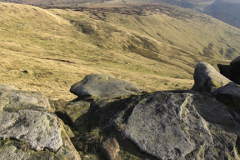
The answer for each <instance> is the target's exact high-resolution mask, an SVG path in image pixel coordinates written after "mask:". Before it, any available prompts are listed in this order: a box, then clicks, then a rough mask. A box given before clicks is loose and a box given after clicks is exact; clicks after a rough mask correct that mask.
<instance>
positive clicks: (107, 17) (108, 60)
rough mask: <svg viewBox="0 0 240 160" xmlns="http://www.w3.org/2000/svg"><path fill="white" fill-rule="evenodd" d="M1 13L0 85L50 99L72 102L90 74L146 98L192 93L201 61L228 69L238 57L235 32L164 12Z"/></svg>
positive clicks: (147, 8) (152, 8) (15, 9)
mask: <svg viewBox="0 0 240 160" xmlns="http://www.w3.org/2000/svg"><path fill="white" fill-rule="evenodd" d="M0 11H1V13H2V14H1V17H0V34H1V36H0V42H1V43H0V48H1V49H0V56H1V59H0V71H1V72H0V77H1V78H0V80H1V83H8V84H12V85H13V86H15V87H16V88H17V89H22V90H27V91H38V92H41V93H43V94H44V95H45V96H47V97H48V98H51V99H60V98H63V99H65V100H70V99H73V98H75V96H74V95H72V94H71V93H70V92H69V91H68V90H69V89H70V87H71V85H72V84H74V83H75V82H77V81H79V80H81V79H82V78H84V76H86V75H88V74H92V73H104V74H110V75H113V76H116V77H117V78H120V79H125V80H127V81H130V82H132V83H135V84H137V85H139V86H141V87H142V88H145V89H147V90H149V91H156V90H169V89H170V90H172V89H190V88H191V87H192V86H193V80H192V79H193V78H192V74H193V72H194V67H195V65H196V64H197V63H198V62H199V61H206V62H209V63H210V64H212V65H214V66H216V64H217V63H220V62H221V63H223V64H226V63H228V62H229V61H226V60H225V58H226V57H227V58H234V57H236V56H237V55H238V53H239V50H240V47H239V45H238V44H239V42H240V36H239V30H238V29H236V28H233V27H231V26H229V25H226V24H224V23H222V22H219V21H217V20H215V19H212V18H210V17H208V16H206V15H202V14H200V13H195V12H192V11H189V10H187V11H185V10H183V9H179V8H178V7H170V6H167V5H159V6H158V5H136V6H135V5H129V6H127V7H118V8H113V7H105V8H101V7H100V8H84V7H82V8H70V7H68V8H64V7H62V8H61V7H58V8H57V9H54V8H51V9H47V10H44V9H41V8H37V7H32V6H27V5H18V4H8V3H0ZM3 15H4V16H3ZM232 35H234V36H232ZM210 44H212V45H210ZM209 45H210V48H209ZM230 50H231V51H230ZM210 53H211V54H210ZM25 70H32V71H33V74H29V73H25V72H23V71H25Z"/></svg>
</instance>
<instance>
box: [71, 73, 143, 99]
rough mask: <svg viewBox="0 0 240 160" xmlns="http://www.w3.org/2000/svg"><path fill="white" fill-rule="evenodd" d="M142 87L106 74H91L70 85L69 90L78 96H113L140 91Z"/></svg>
mask: <svg viewBox="0 0 240 160" xmlns="http://www.w3.org/2000/svg"><path fill="white" fill-rule="evenodd" d="M141 91H142V89H141V88H140V87H138V86H136V85H135V84H132V83H130V82H127V81H123V80H119V79H116V78H115V77H113V76H110V75H106V74H91V75H88V76H86V77H85V78H84V79H83V80H82V81H79V82H77V83H75V84H74V85H72V87H71V89H70V92H72V93H73V94H75V95H77V96H78V97H80V98H81V97H88V96H93V97H101V98H113V97H118V96H122V95H131V94H135V93H139V92H141Z"/></svg>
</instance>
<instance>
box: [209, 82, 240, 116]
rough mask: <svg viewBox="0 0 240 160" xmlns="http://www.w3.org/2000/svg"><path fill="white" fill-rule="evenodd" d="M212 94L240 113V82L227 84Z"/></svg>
mask: <svg viewBox="0 0 240 160" xmlns="http://www.w3.org/2000/svg"><path fill="white" fill-rule="evenodd" d="M211 95H212V96H214V97H215V98H216V99H217V100H218V101H219V102H222V103H223V104H225V105H226V106H228V107H229V108H231V109H233V110H234V111H235V112H237V113H238V114H240V107H239V106H240V86H239V85H238V84H236V83H233V82H230V83H228V84H227V85H226V86H224V87H220V88H218V89H216V90H214V91H213V92H211Z"/></svg>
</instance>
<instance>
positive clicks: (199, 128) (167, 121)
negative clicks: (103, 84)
mask: <svg viewBox="0 0 240 160" xmlns="http://www.w3.org/2000/svg"><path fill="white" fill-rule="evenodd" d="M146 99H147V100H146V104H144V103H139V104H137V105H136V106H135V108H134V109H133V112H132V114H131V115H130V117H129V118H128V124H127V128H126V129H125V130H124V131H123V134H124V135H125V136H126V137H128V138H129V139H130V140H132V141H133V142H134V143H135V144H136V145H137V146H138V147H139V148H140V149H141V150H142V151H144V152H146V153H148V154H151V155H153V156H155V157H157V158H159V159H163V160H168V159H182V160H183V159H188V158H187V157H191V158H197V157H199V159H211V157H215V158H217V157H218V156H219V157H218V158H220V159H221V158H223V157H227V158H230V159H231V158H233V159H237V158H238V156H237V154H236V153H235V152H234V150H235V145H236V139H237V135H236V134H235V133H233V132H230V131H228V130H224V129H222V127H220V126H219V124H214V123H210V122H208V121H206V120H205V119H204V118H203V117H202V116H201V114H200V113H199V112H198V111H197V109H196V107H195V105H196V104H197V103H194V101H195V100H194V95H193V94H190V93H171V92H165V93H163V92H160V93H157V94H155V95H152V96H149V97H147V98H146ZM201 100H203V98H202V99H201ZM214 103H215V104H214ZM218 104H219V103H218V102H217V101H214V100H213V102H212V104H211V105H218ZM212 114H214V113H212ZM218 116H221V115H218ZM229 116H230V117H231V114H229ZM235 123H237V122H236V121H234V120H233V121H232V124H231V125H232V127H233V126H235V127H238V126H239V124H238V125H237V126H236V124H235ZM220 125H221V124H220ZM223 125H225V124H223ZM220 139H222V140H223V141H222V140H220ZM220 141H221V143H220ZM216 148H219V151H218V152H216ZM201 153H204V154H201ZM194 154H195V155H194ZM191 158H190V159H191Z"/></svg>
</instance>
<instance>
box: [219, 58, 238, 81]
mask: <svg viewBox="0 0 240 160" xmlns="http://www.w3.org/2000/svg"><path fill="white" fill-rule="evenodd" d="M218 68H219V70H220V73H221V74H222V75H224V76H225V77H227V78H228V79H230V80H231V81H233V82H234V83H237V84H240V56H239V57H236V58H235V59H234V60H233V61H232V62H231V63H230V65H222V64H218Z"/></svg>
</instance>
